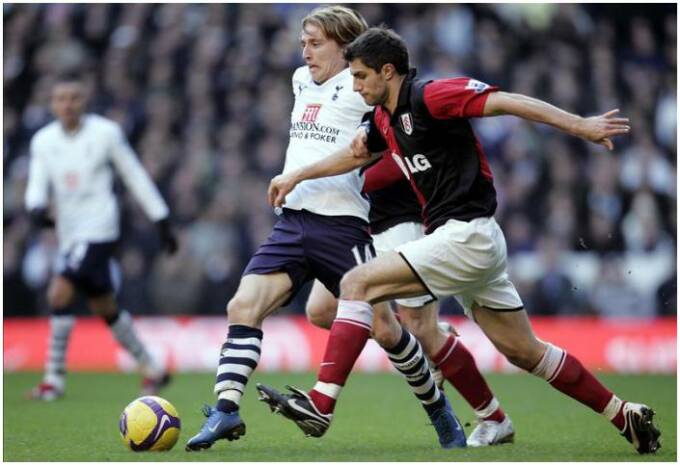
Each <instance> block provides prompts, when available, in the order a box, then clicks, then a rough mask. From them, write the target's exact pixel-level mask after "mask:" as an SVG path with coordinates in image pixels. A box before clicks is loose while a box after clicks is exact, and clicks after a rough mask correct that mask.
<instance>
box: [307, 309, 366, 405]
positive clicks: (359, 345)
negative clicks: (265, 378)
mask: <svg viewBox="0 0 680 465" xmlns="http://www.w3.org/2000/svg"><path fill="white" fill-rule="evenodd" d="M367 310H368V313H366V312H367ZM337 315H338V316H337V318H336V319H335V321H334V322H333V326H331V332H330V335H329V336H328V342H327V343H326V353H325V354H324V357H323V362H322V363H321V368H320V370H319V377H318V380H319V382H317V384H316V385H315V386H314V389H312V390H311V391H310V392H309V396H310V397H311V398H312V401H313V402H314V405H315V406H316V408H317V409H319V411H320V412H321V413H332V412H333V409H334V408H335V401H336V399H337V397H338V395H339V394H340V388H341V386H344V385H345V381H347V378H348V377H349V374H350V372H351V371H352V367H353V366H354V362H356V360H357V358H359V355H360V354H361V351H362V350H363V348H364V346H365V345H366V341H368V338H369V336H370V332H371V326H370V321H371V318H370V317H371V316H372V309H371V306H370V305H369V304H367V303H365V302H356V301H343V300H341V301H340V302H339V303H338V314H337ZM327 385H331V386H327ZM322 391H323V392H322Z"/></svg>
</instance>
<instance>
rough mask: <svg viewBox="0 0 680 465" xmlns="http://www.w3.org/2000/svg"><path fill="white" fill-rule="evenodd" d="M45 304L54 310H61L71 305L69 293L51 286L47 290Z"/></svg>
mask: <svg viewBox="0 0 680 465" xmlns="http://www.w3.org/2000/svg"><path fill="white" fill-rule="evenodd" d="M47 304H48V305H49V306H50V308H52V309H54V310H61V309H64V308H66V307H68V306H69V305H70V304H71V293H70V292H68V290H66V289H63V288H61V287H57V286H51V287H50V288H49V289H48V290H47Z"/></svg>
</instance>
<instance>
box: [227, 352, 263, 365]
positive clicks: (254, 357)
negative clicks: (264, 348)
mask: <svg viewBox="0 0 680 465" xmlns="http://www.w3.org/2000/svg"><path fill="white" fill-rule="evenodd" d="M221 355H222V357H221V358H220V363H221V360H222V358H225V357H233V358H246V359H248V360H259V359H260V352H259V351H255V350H240V349H227V350H225V351H222V353H221Z"/></svg>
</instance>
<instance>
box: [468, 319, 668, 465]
mask: <svg viewBox="0 0 680 465" xmlns="http://www.w3.org/2000/svg"><path fill="white" fill-rule="evenodd" d="M473 315H474V318H475V320H476V321H477V323H478V324H479V326H480V327H481V328H482V330H483V331H484V333H485V334H486V335H487V337H489V339H490V340H491V342H493V344H494V345H495V346H496V348H497V349H498V350H499V351H500V352H501V353H503V355H505V356H506V358H507V359H508V360H509V361H510V362H511V363H513V364H514V365H516V366H518V367H520V368H522V369H524V370H526V371H529V372H531V373H532V374H534V375H536V376H539V377H541V378H543V379H545V380H546V381H548V383H550V384H551V385H552V386H553V387H554V388H555V389H557V390H559V391H561V392H563V393H564V394H566V395H568V396H569V397H571V398H573V399H575V400H577V401H579V402H581V403H582V404H584V405H587V406H588V407H590V408H591V409H592V410H594V411H595V412H597V413H600V414H601V415H603V416H604V417H605V418H607V419H608V420H609V421H610V422H611V423H612V424H613V425H614V426H615V427H616V428H617V429H618V430H619V432H620V433H621V434H622V435H623V436H624V437H625V438H626V439H627V440H628V441H629V442H631V443H632V444H633V446H634V447H635V449H636V450H637V451H638V452H639V453H641V454H645V453H653V452H656V450H657V449H658V448H659V447H660V443H659V440H658V439H659V436H660V432H659V431H658V429H657V428H656V427H655V426H654V424H653V422H652V420H653V416H654V412H653V411H652V410H651V409H650V408H649V407H647V406H646V405H643V404H634V403H631V402H626V401H622V400H621V399H619V398H618V397H617V396H616V395H614V394H613V393H612V392H611V391H609V390H608V389H607V388H606V387H605V386H603V385H602V383H600V381H598V380H597V378H595V376H593V375H592V374H591V373H590V371H588V370H587V369H586V368H585V367H584V366H583V365H582V364H581V362H580V361H579V360H578V359H576V358H575V357H573V356H572V355H571V354H569V353H567V352H566V351H565V350H564V349H561V348H559V347H557V346H554V345H553V344H550V343H547V342H544V341H541V340H539V339H538V338H537V337H536V336H535V335H534V332H533V330H532V328H531V324H530V322H529V318H528V316H527V313H526V311H524V310H520V311H514V312H498V311H493V310H490V309H487V308H484V307H479V306H477V307H475V308H473Z"/></svg>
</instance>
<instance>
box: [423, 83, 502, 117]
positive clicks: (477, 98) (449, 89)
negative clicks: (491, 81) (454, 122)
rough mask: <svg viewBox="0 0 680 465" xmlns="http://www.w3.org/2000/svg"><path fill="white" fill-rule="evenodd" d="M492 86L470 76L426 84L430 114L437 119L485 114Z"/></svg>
mask: <svg viewBox="0 0 680 465" xmlns="http://www.w3.org/2000/svg"><path fill="white" fill-rule="evenodd" d="M496 91H498V87H496V86H490V85H488V84H485V83H483V82H480V81H477V80H476V79H472V78H469V77H461V78H455V79H441V80H436V81H432V82H430V83H428V84H426V85H425V90H424V93H423V98H424V100H425V106H426V107H427V109H428V111H429V112H430V114H431V115H432V116H433V117H434V118H437V119H449V118H474V117H479V116H482V115H483V114H484V105H485V104H486V99H487V98H488V97H489V94H490V93H491V92H496Z"/></svg>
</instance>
